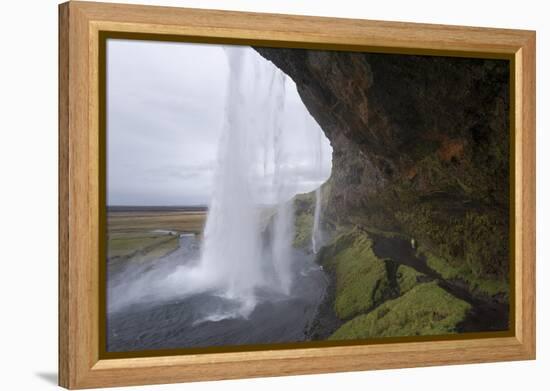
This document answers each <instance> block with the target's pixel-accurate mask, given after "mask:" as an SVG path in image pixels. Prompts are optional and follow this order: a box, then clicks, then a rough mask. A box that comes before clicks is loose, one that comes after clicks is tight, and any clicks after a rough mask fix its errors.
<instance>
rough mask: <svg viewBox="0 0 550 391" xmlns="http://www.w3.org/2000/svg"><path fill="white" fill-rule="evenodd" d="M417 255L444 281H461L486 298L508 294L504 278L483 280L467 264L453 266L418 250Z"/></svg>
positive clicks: (429, 253)
mask: <svg viewBox="0 0 550 391" xmlns="http://www.w3.org/2000/svg"><path fill="white" fill-rule="evenodd" d="M418 253H419V255H421V256H424V257H425V258H426V263H427V265H428V266H429V267H430V268H432V269H433V270H435V271H436V272H437V273H439V274H440V275H441V277H443V278H444V279H446V280H457V279H459V280H462V281H464V282H465V283H466V284H468V287H469V290H470V291H472V292H474V293H481V294H483V295H487V296H495V295H502V296H504V298H507V297H508V294H509V283H508V281H507V280H506V279H505V278H500V279H496V278H493V279H491V278H484V277H483V276H479V275H476V274H475V273H474V272H473V271H472V269H471V268H470V267H469V266H468V264H463V265H453V264H451V263H450V262H448V261H447V260H445V258H443V257H438V256H436V255H434V254H433V253H431V252H430V251H428V250H426V249H423V248H420V249H419V250H418Z"/></svg>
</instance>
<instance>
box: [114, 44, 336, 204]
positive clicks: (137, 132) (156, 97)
mask: <svg viewBox="0 0 550 391" xmlns="http://www.w3.org/2000/svg"><path fill="white" fill-rule="evenodd" d="M249 50H251V51H252V49H249ZM254 55H257V56H258V57H259V58H260V59H261V61H267V60H264V59H263V58H261V57H260V56H259V55H258V54H257V53H255V52H254ZM228 77H229V69H228V62H227V59H226V56H225V53H224V50H223V48H222V47H221V46H220V45H199V44H188V43H166V42H152V41H134V40H113V39H110V40H109V41H108V43H107V199H108V201H107V202H108V204H109V205H206V204H208V202H209V200H210V197H211V193H212V189H213V186H212V185H213V179H214V170H215V168H216V156H217V146H218V141H219V136H220V133H221V129H222V124H223V119H224V107H225V91H226V86H227V78H228ZM284 116H285V117H287V118H285V119H284V120H285V121H286V122H287V123H292V124H294V129H293V131H292V132H286V134H285V137H286V144H288V146H289V147H288V149H289V156H290V161H289V164H288V167H290V168H289V169H290V170H292V171H293V172H292V173H291V174H292V175H294V177H295V180H296V181H297V189H298V191H299V192H306V191H311V190H313V189H314V188H316V187H318V186H319V184H320V183H321V182H322V181H324V180H326V179H327V178H328V176H329V175H330V167H331V153H332V149H331V147H330V145H329V143H328V140H327V139H326V138H325V137H324V135H323V134H322V133H320V132H321V130H320V128H319V127H318V125H317V124H316V123H315V121H314V120H313V119H312V118H311V116H309V113H307V110H306V109H305V107H304V106H303V103H302V102H301V100H300V98H299V96H298V93H297V91H296V87H295V85H294V83H293V82H292V80H291V79H290V78H288V80H287V88H286V100H285V112H284ZM319 135H321V138H322V141H321V143H322V160H323V161H322V163H321V165H322V172H321V173H319V172H318V170H317V169H315V170H314V169H313V168H312V167H313V166H314V165H316V164H317V163H316V162H314V160H315V159H318V157H317V154H318V149H319V148H318V145H319V139H320V136H319Z"/></svg>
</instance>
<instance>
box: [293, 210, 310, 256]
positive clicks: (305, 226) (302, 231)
mask: <svg viewBox="0 0 550 391" xmlns="http://www.w3.org/2000/svg"><path fill="white" fill-rule="evenodd" d="M294 224H295V226H294V227H295V228H294V242H293V245H294V247H299V248H306V247H308V246H309V245H310V244H311V231H312V230H313V215H312V214H309V213H301V214H297V215H296V216H295V223H294Z"/></svg>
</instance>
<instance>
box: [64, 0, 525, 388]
mask: <svg viewBox="0 0 550 391" xmlns="http://www.w3.org/2000/svg"><path fill="white" fill-rule="evenodd" d="M105 31H109V32H123V33H128V32H131V33H140V34H145V35H147V34H159V37H160V36H162V37H164V39H168V40H170V39H174V38H175V37H179V39H183V40H185V39H186V38H188V39H192V40H193V41H195V42H217V43H224V42H243V43H258V42H260V43H262V44H267V45H272V46H280V47H281V46H282V47H299V46H300V45H306V46H307V47H311V48H316V47H319V48H326V47H332V48H346V49H353V50H364V51H374V52H376V51H382V52H396V53H404V54H409V53H414V54H440V55H449V56H457V55H458V56H461V55H462V56H470V57H488V58H494V57H497V58H507V59H509V60H510V61H511V73H512V75H513V76H512V80H513V83H512V87H513V88H512V89H513V91H512V93H511V97H512V102H513V106H512V107H513V110H512V115H511V127H512V133H511V134H512V135H513V138H512V139H511V140H513V141H512V142H513V145H514V153H513V154H512V155H511V156H512V158H511V159H512V162H511V168H512V169H513V171H511V174H512V173H513V180H512V186H513V187H512V190H513V197H512V199H513V200H514V205H512V208H513V211H514V215H513V219H512V220H513V223H514V224H513V235H512V246H511V247H512V249H513V258H514V263H513V265H514V267H513V270H512V277H513V284H512V289H513V295H512V297H513V298H514V300H513V303H512V304H513V305H512V308H513V315H514V320H515V321H513V322H512V325H513V330H512V331H511V333H510V334H508V335H506V336H490V337H478V338H475V339H450V340H448V339H445V338H432V340H429V341H414V342H406V341H405V342H403V341H394V342H391V343H376V344H356V345H350V344H348V345H344V346H328V347H306V348H293V349H264V350H258V351H232V352H226V353H201V354H188V355H175V356H174V355H172V356H156V357H133V358H104V357H102V355H101V351H100V350H101V349H100V341H101V335H100V334H101V332H100V328H99V327H98V326H99V324H100V323H99V322H100V308H101V306H100V304H99V303H100V300H99V299H98V298H101V297H102V295H103V294H104V293H102V292H100V289H99V286H100V285H99V275H100V263H99V259H100V254H101V251H103V249H102V245H101V243H100V239H99V232H100V231H99V230H100V227H101V224H102V221H101V219H102V218H101V213H100V212H101V205H102V202H103V204H104V200H102V197H104V195H102V194H101V191H100V190H101V189H102V188H103V187H102V186H103V185H102V184H101V180H100V178H101V172H102V171H103V170H104V165H105V162H104V161H101V159H100V154H99V150H100V145H101V142H102V141H101V140H102V137H104V136H102V135H101V132H100V122H101V120H102V119H101V116H104V115H105V112H104V111H105V110H103V112H102V110H101V109H100V108H101V107H100V99H99V95H100V91H99V89H100V85H99V80H100V77H101V74H100V73H101V72H100V67H99V63H100V56H101V50H102V49H101V40H100V35H101V34H102V32H105ZM534 358H535V32H533V31H523V30H507V29H493V28H478V27H458V26H444V25H430V24H415V23H396V22H381V21H369V20H352V19H333V18H320V17H305V16H290V15H274V14H258V13H242V12H228V11H210V10H198V9H183V8H169V7H151V6H140V5H121V4H105V3H89V2H79V1H70V2H68V3H64V4H61V5H60V6H59V384H60V385H61V386H63V387H66V388H70V389H76V388H91V387H105V386H124V385H141V384H158V383H176V382H185V381H198V380H215V379H234V378H244V377H261V376H280V375H297V374H314V373H326V372H341V371H357V370H371V369H386V368H402V367H417V366H431V365H447V364H464V363H479V362H492V361H509V360H527V359H534Z"/></svg>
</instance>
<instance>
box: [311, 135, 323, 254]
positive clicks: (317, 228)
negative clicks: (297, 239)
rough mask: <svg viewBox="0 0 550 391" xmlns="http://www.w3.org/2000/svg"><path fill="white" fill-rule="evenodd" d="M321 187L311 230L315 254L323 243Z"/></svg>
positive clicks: (318, 164) (318, 162) (319, 162)
mask: <svg viewBox="0 0 550 391" xmlns="http://www.w3.org/2000/svg"><path fill="white" fill-rule="evenodd" d="M322 142H323V141H322V138H321V134H319V147H318V149H317V158H316V168H317V171H318V172H317V174H318V175H319V176H320V177H321V176H322V173H323V168H322V164H323V146H322ZM321 205H322V204H321V187H318V188H317V189H316V190H315V211H314V213H313V227H312V229H311V249H312V251H313V253H314V254H317V251H319V248H320V246H321V242H322V231H321V208H322V206H321Z"/></svg>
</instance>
